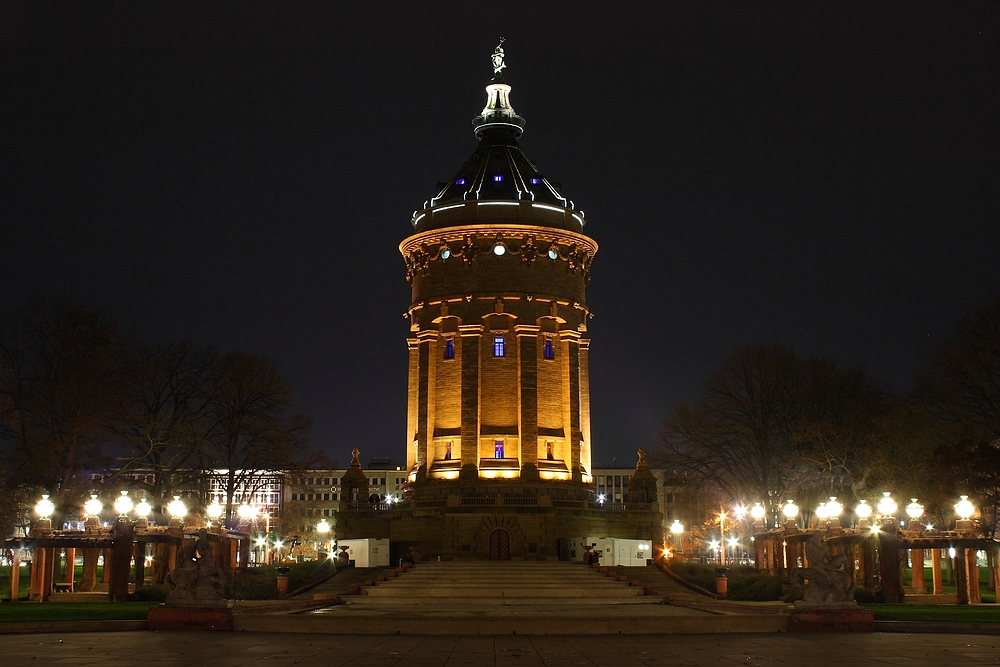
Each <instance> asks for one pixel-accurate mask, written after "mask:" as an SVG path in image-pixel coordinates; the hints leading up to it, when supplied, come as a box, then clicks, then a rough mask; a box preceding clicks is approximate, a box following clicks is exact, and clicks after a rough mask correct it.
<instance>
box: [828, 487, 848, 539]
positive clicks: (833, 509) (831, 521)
mask: <svg viewBox="0 0 1000 667" xmlns="http://www.w3.org/2000/svg"><path fill="white" fill-rule="evenodd" d="M843 511H844V505H843V503H841V502H839V501H838V500H837V496H830V502H828V503H827V504H826V525H827V528H830V529H832V530H833V532H834V534H840V529H841V526H842V524H841V523H840V515H841V514H842V513H843Z"/></svg>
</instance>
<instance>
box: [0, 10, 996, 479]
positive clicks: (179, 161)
mask: <svg viewBox="0 0 1000 667" xmlns="http://www.w3.org/2000/svg"><path fill="white" fill-rule="evenodd" d="M347 4H348V3H340V2H336V3H328V2H323V3H318V2H317V3H308V4H307V3H288V2H275V3H268V4H254V3H245V2H239V3H232V4H226V3H192V4H183V3H176V2H169V3H157V2H123V3H112V2H106V3H76V2H73V3H70V2H67V3H61V4H54V3H45V2H25V3H18V2H10V1H7V2H5V3H4V4H3V5H0V105H2V107H0V112H2V118H0V310H2V311H7V310H8V309H9V308H11V307H12V306H14V305H17V304H22V303H24V302H25V300H26V299H27V295H28V294H29V293H31V292H32V291H40V292H43V293H49V292H55V291H60V290H70V291H71V292H72V293H73V294H74V295H75V296H76V297H77V298H78V299H79V300H81V301H82V302H83V303H85V304H86V305H88V306H90V307H92V308H101V309H106V310H108V311H109V312H110V313H111V314H113V315H114V316H115V317H117V318H118V319H119V320H120V321H121V323H122V324H123V326H125V327H126V328H129V329H134V330H136V331H137V332H138V333H139V334H140V335H142V336H143V337H146V338H149V339H154V340H163V341H168V340H173V339H179V338H192V339H194V340H195V341H197V342H200V343H207V344H213V345H216V346H218V347H220V348H223V349H227V350H228V349H236V348H240V349H243V350H246V351H250V352H255V353H260V354H263V355H266V356H268V357H271V358H273V359H275V360H276V361H277V362H278V363H279V364H280V367H281V369H282V370H283V372H284V373H285V374H286V376H287V377H288V378H289V379H290V381H291V382H292V383H293V385H294V386H295V402H296V408H297V409H298V410H299V411H301V412H303V413H305V414H308V415H310V416H312V417H313V418H314V419H315V422H316V428H315V431H314V437H313V444H314V445H316V446H317V447H320V448H322V449H325V450H327V451H328V452H330V453H331V455H332V456H334V457H337V458H339V459H340V461H341V463H345V462H346V461H347V460H348V458H349V455H348V453H347V452H348V451H349V450H350V449H351V447H353V446H355V445H357V446H358V447H360V448H361V449H362V452H363V458H365V459H367V458H369V457H370V456H373V455H386V456H391V457H394V458H402V457H403V455H404V451H405V445H406V433H405V400H406V346H405V338H406V335H407V322H406V320H404V319H403V317H402V314H403V312H404V311H405V310H406V307H407V306H408V305H409V286H408V285H407V283H406V281H405V279H404V266H403V262H402V259H401V258H400V256H399V253H398V250H397V246H398V244H399V242H400V241H401V240H402V239H403V238H404V237H405V236H406V235H407V234H408V233H409V232H410V226H409V220H410V213H411V211H413V210H414V209H416V208H420V207H421V205H422V202H423V201H424V200H425V199H427V198H428V197H430V196H431V195H433V194H434V182H435V180H447V179H449V178H450V177H451V176H452V175H453V174H454V173H455V171H456V170H457V169H458V167H459V165H460V164H461V162H462V160H464V159H466V158H467V157H468V156H469V155H471V153H472V151H473V150H474V148H475V145H476V140H475V137H474V135H473V132H472V126H471V120H472V117H473V116H475V115H476V114H477V113H478V112H479V111H480V110H481V109H482V106H483V104H484V102H485V93H484V90H483V88H484V86H485V85H486V83H487V82H488V80H489V78H490V76H491V74H492V71H491V68H490V64H489V56H490V54H491V53H492V50H493V47H494V46H495V44H496V42H497V37H498V36H499V35H503V36H504V37H506V38H507V42H506V44H505V48H506V51H507V64H508V68H507V70H505V75H506V77H507V80H508V81H509V82H510V83H511V84H512V86H513V92H512V93H511V102H512V104H513V106H514V108H515V109H516V110H517V112H518V113H519V114H521V115H522V116H524V117H525V118H526V119H527V121H528V125H527V128H526V131H525V134H524V137H523V138H522V140H521V145H522V147H523V148H524V149H525V151H526V152H527V154H528V155H529V157H531V158H533V159H535V160H536V161H537V163H538V165H539V166H540V168H541V169H542V171H543V172H544V173H545V174H546V176H548V177H549V178H550V179H551V180H555V181H561V182H562V184H563V193H564V194H565V195H567V196H568V197H569V198H571V199H573V200H574V201H575V202H576V204H577V206H578V207H579V208H582V209H583V210H584V211H586V213H587V219H588V221H589V225H588V226H587V232H588V233H589V234H590V235H592V236H593V237H594V238H595V239H596V240H597V242H598V243H599V244H600V246H601V249H600V251H599V252H598V255H597V258H596V260H595V263H594V269H593V280H592V282H591V283H590V287H589V290H588V300H589V305H590V306H591V308H592V309H593V310H594V311H595V313H596V317H595V319H594V320H593V321H592V322H591V325H592V326H591V329H590V333H591V336H592V338H593V344H592V353H591V359H592V402H593V423H594V432H593V441H594V451H595V454H596V456H595V462H597V463H604V462H610V461H611V459H612V457H618V458H619V462H625V463H628V464H631V463H632V462H633V461H634V456H635V455H634V452H635V449H636V448H637V447H639V446H649V445H650V444H651V443H652V442H654V441H655V439H656V433H657V429H658V427H659V424H660V422H661V420H662V418H663V417H664V415H665V414H666V412H667V410H668V409H669V407H670V406H671V405H672V404H673V403H674V402H675V401H677V400H680V399H691V398H693V397H695V396H696V395H697V393H698V391H699V389H700V387H701V386H702V384H703V383H704V381H705V380H706V378H707V376H708V374H709V373H710V372H711V371H712V370H713V369H714V368H716V367H717V366H718V365H719V364H720V363H721V362H722V360H723V359H724V358H725V357H726V356H727V355H728V354H729V353H730V352H731V351H732V350H733V349H734V348H735V347H737V346H739V345H744V344H751V343H754V342H757V341H761V340H766V341H773V342H779V343H784V344H787V345H790V346H793V347H794V348H795V349H796V350H798V351H799V352H800V353H801V354H804V355H811V354H816V355H824V356H829V357H831V358H833V359H835V360H837V361H839V362H842V363H844V364H852V365H854V364H864V365H866V366H867V367H868V368H869V369H870V370H871V371H872V372H873V373H874V374H875V375H877V376H879V377H881V378H883V379H884V380H885V381H886V382H888V383H889V384H890V385H891V386H892V387H894V388H897V389H901V390H902V389H906V388H907V387H908V386H909V385H910V383H911V382H912V381H913V379H914V377H915V375H916V374H917V373H918V372H919V371H920V369H921V366H922V363H923V360H924V358H925V356H926V354H927V352H928V351H929V350H930V348H931V346H932V343H933V341H934V340H935V339H937V338H938V337H940V336H942V335H946V334H947V333H948V332H949V331H950V330H951V329H952V327H953V326H954V324H955V322H956V320H957V318H958V317H959V316H960V314H961V313H963V312H964V311H967V310H969V309H970V308H974V307H976V306H978V305H980V304H982V303H983V302H984V301H985V300H986V299H987V298H989V297H990V296H992V295H995V294H997V293H1000V224H998V222H1000V219H998V218H1000V213H998V210H1000V209H998V200H1000V194H998V193H1000V169H998V157H1000V141H998V130H997V127H998V116H1000V114H998V110H1000V105H998V102H1000V77H998V67H1000V50H998V38H1000V33H998V28H1000V20H998V17H1000V3H996V2H986V3H981V4H973V3H943V2H942V3H933V4H932V3H924V2H898V3H891V2H879V3H872V2H863V3H858V4H849V3H802V2H796V3H790V4H782V3H774V2H767V3H764V2H746V1H741V2H736V3H723V4H717V3H702V2H697V3H692V2H685V3H666V2H656V3H652V2H650V3H627V4H624V5H623V7H624V8H616V9H615V10H614V11H611V7H612V6H613V5H612V3H606V2H600V3H581V2H572V3H541V2H531V3H517V2H502V3H482V4H481V5H476V4H475V3H454V4H448V3H441V2H433V3H413V2H410V3H402V2H398V3H395V2H394V3H351V5H352V8H351V9H345V6H346V5H347ZM478 8H481V10H480V9H478Z"/></svg>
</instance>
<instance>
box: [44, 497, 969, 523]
mask: <svg viewBox="0 0 1000 667" xmlns="http://www.w3.org/2000/svg"><path fill="white" fill-rule="evenodd" d="M42 497H43V498H45V497H46V496H42ZM975 513H976V506H975V505H973V504H972V502H971V501H969V496H961V500H959V501H958V502H957V503H955V514H957V515H958V516H959V517H960V518H959V520H958V521H956V522H955V530H972V515H973V514H975Z"/></svg>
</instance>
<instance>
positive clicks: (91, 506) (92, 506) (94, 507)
mask: <svg viewBox="0 0 1000 667" xmlns="http://www.w3.org/2000/svg"><path fill="white" fill-rule="evenodd" d="M83 509H85V510H86V511H87V516H94V517H96V516H97V515H98V514H100V513H101V510H102V509H104V503H102V502H101V501H100V500H98V498H97V494H96V493H92V494H90V500H88V501H87V502H85V503H84V504H83Z"/></svg>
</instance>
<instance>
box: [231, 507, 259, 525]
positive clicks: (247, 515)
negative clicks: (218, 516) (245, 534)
mask: <svg viewBox="0 0 1000 667" xmlns="http://www.w3.org/2000/svg"><path fill="white" fill-rule="evenodd" d="M236 514H237V516H239V517H240V518H241V519H243V520H244V521H250V520H251V519H253V518H254V517H255V516H257V510H255V509H254V508H253V507H252V506H250V505H247V504H246V503H243V504H242V505H240V506H239V507H237V508H236Z"/></svg>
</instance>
